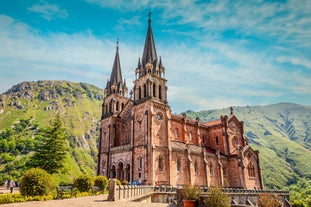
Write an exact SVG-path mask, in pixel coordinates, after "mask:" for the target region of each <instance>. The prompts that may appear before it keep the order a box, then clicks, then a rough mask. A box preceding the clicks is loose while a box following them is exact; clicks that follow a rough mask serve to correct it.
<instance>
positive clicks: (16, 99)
mask: <svg viewBox="0 0 311 207" xmlns="http://www.w3.org/2000/svg"><path fill="white" fill-rule="evenodd" d="M104 95H105V94H104V91H103V90H102V89H100V88H98V87H96V86H93V85H90V84H87V83H75V82H70V81H31V82H22V83H20V84H17V85H14V86H13V87H12V88H10V89H9V90H7V91H6V92H4V93H3V94H1V95H0V135H1V134H4V133H6V132H10V133H11V135H10V136H9V137H8V136H6V137H7V138H5V139H4V138H3V137H5V136H4V135H3V136H2V139H1V136H0V150H1V154H2V155H1V157H0V158H1V162H0V172H1V173H2V174H4V175H5V176H8V172H9V171H10V166H12V165H14V166H15V167H16V169H18V170H15V171H16V172H14V173H15V174H14V173H11V174H14V175H15V176H16V177H17V176H19V175H20V174H21V172H22V171H23V169H24V168H22V167H21V166H22V165H23V164H24V165H25V163H27V157H29V156H30V155H31V153H32V152H33V148H31V147H28V148H27V150H28V151H27V150H25V149H24V148H23V147H21V146H20V145H19V143H18V142H19V141H20V140H23V141H25V140H26V141H25V143H28V141H27V140H31V139H32V140H34V141H35V135H36V130H38V129H39V128H45V127H46V126H48V125H49V120H50V119H51V118H52V117H53V116H54V115H55V114H56V113H60V114H61V115H62V116H63V119H64V123H65V127H66V129H67V131H68V143H69V146H70V147H71V150H70V159H69V160H68V161H67V162H68V164H67V174H68V176H67V177H66V178H63V179H64V180H68V182H69V180H70V178H72V177H74V176H75V174H79V173H90V174H95V172H96V159H97V144H98V137H99V121H100V117H101V109H102V99H103V97H104ZM233 108H234V110H233V113H234V114H235V115H236V116H237V117H238V119H239V120H240V121H243V123H244V132H245V135H246V136H247V137H248V140H249V143H250V145H251V147H252V148H254V149H256V150H257V149H258V150H259V152H260V158H261V159H260V161H261V166H262V171H263V177H264V183H265V185H266V186H267V187H268V188H278V189H280V188H287V187H288V186H289V185H291V184H293V183H296V182H297V180H298V179H299V178H300V177H303V178H308V179H310V178H311V162H310V161H309V157H310V156H311V144H310V143H311V121H310V120H311V106H304V105H299V104H295V103H289V102H282V103H277V104H271V105H266V106H234V107H233ZM229 112H230V110H229V108H224V109H213V110H203V111H199V112H194V111H192V110H188V111H186V112H185V113H186V114H187V116H188V117H189V118H192V119H195V118H196V117H199V118H200V120H201V121H203V122H204V121H211V120H214V119H219V117H220V116H221V115H226V114H228V113H229ZM21 123H27V124H28V125H27V124H26V125H27V127H28V128H25V129H20V131H19V132H17V131H16V129H19V128H20V127H21V126H20V125H21ZM23 126H24V125H23ZM31 129H33V130H31ZM10 133H9V134H10ZM20 137H23V139H21V138H20ZM4 140H6V141H7V142H8V143H9V142H13V141H12V140H14V142H15V145H16V146H18V147H16V148H17V149H20V150H19V151H18V150H16V149H14V148H10V147H6V146H10V145H9V144H7V143H5V141H4ZM10 140H11V141H10ZM6 144H7V145H6ZM28 144H29V143H28ZM30 146H31V145H30ZM17 151H18V152H17ZM3 154H5V156H4V155H3ZM8 156H11V157H13V158H14V157H18V158H19V159H18V160H19V161H20V162H21V163H20V165H17V164H18V163H17V164H16V163H15V164H16V165H15V164H14V162H15V161H14V160H12V158H11V159H9V158H8ZM3 160H4V161H3ZM8 166H9V167H8ZM19 167H21V168H19ZM11 170H12V169H11ZM13 170H14V169H13ZM5 176H4V177H5ZM0 181H1V180H0Z"/></svg>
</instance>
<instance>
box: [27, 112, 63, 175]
mask: <svg viewBox="0 0 311 207" xmlns="http://www.w3.org/2000/svg"><path fill="white" fill-rule="evenodd" d="M40 136H41V137H42V143H41V146H39V147H38V150H37V151H36V153H35V154H34V156H33V157H32V165H33V166H34V167H40V168H42V169H44V170H46V171H47V172H48V173H50V174H53V173H56V172H58V171H59V170H60V169H62V168H63V167H64V160H65V158H66V156H67V151H68V144H67V134H66V131H65V128H64V124H63V122H62V121H61V118H60V115H59V114H57V115H56V117H55V119H54V120H53V123H52V126H51V127H49V128H48V129H46V130H42V131H41V133H40Z"/></svg>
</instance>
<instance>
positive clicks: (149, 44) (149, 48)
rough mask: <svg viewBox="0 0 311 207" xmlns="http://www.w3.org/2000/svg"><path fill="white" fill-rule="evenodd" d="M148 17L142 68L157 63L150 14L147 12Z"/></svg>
mask: <svg viewBox="0 0 311 207" xmlns="http://www.w3.org/2000/svg"><path fill="white" fill-rule="evenodd" d="M148 15H149V19H148V31H147V36H146V41H145V47H144V53H143V57H142V59H141V62H142V65H143V67H145V65H146V64H147V63H151V64H153V63H157V59H158V58H157V52H156V48H155V44H154V39H153V34H152V29H151V19H150V15H151V12H149V14H148Z"/></svg>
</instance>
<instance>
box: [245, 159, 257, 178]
mask: <svg viewBox="0 0 311 207" xmlns="http://www.w3.org/2000/svg"><path fill="white" fill-rule="evenodd" d="M247 168H248V176H249V177H255V166H254V165H253V163H252V162H250V163H249V164H248V166H247Z"/></svg>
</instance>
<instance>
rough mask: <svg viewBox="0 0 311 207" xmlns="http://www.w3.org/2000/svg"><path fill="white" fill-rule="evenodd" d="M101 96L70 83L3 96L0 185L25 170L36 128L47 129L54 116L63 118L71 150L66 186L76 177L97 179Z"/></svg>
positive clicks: (37, 85)
mask: <svg viewBox="0 0 311 207" xmlns="http://www.w3.org/2000/svg"><path fill="white" fill-rule="evenodd" d="M103 96H104V92H103V90H101V89H99V88H97V87H95V86H92V85H89V84H85V83H73V82H68V81H38V82H23V83H21V84H18V85H16V86H13V87H12V88H11V89H10V90H8V91H7V92H5V93H4V94H2V95H1V98H0V134H2V135H3V136H2V137H3V139H1V142H0V150H1V157H0V158H1V160H0V173H1V174H2V175H4V176H3V177H2V179H6V177H8V176H12V177H18V176H19V175H20V174H21V173H22V171H23V170H24V169H25V168H26V167H27V166H23V165H24V164H26V163H27V160H28V157H29V156H30V155H31V154H32V153H33V150H35V149H34V148H35V147H36V144H37V143H36V142H37V140H36V136H35V134H36V132H37V131H38V130H39V129H40V128H46V127H47V126H48V125H49V124H50V123H51V120H52V119H53V118H54V117H55V114H56V113H60V114H61V116H62V117H63V120H64V123H65V127H66V129H67V134H68V144H69V145H70V147H71V148H70V152H69V153H70V157H69V158H68V160H67V162H66V172H64V173H63V175H62V177H63V178H62V179H61V180H65V181H66V180H68V182H69V180H70V179H71V178H72V177H74V176H76V175H79V174H80V173H90V174H95V172H96V171H95V170H96V162H95V161H96V156H97V145H96V143H97V138H98V133H99V120H100V115H101V103H102V98H103ZM0 137H1V136H0ZM4 140H5V141H4ZM30 140H32V141H30ZM22 142H25V144H24V145H25V146H24V145H21V144H20V143H22ZM7 145H8V147H7ZM14 147H15V148H14ZM8 156H13V157H14V160H10V159H9V158H10V157H9V158H8ZM18 162H19V163H18ZM14 168H15V169H14ZM16 168H17V169H16Z"/></svg>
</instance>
